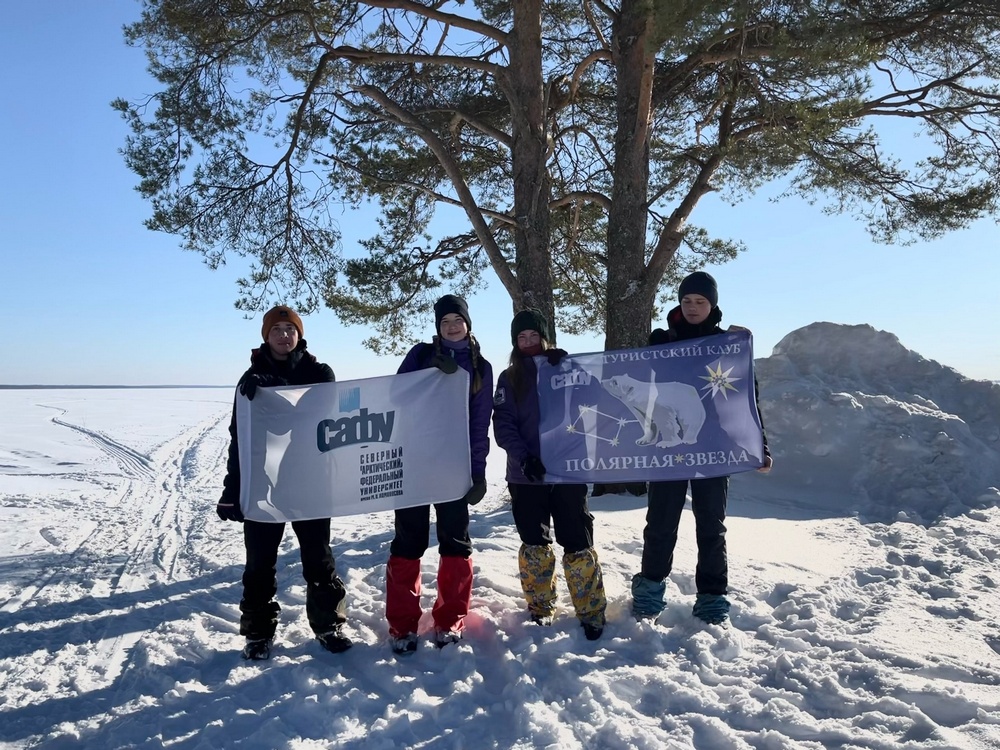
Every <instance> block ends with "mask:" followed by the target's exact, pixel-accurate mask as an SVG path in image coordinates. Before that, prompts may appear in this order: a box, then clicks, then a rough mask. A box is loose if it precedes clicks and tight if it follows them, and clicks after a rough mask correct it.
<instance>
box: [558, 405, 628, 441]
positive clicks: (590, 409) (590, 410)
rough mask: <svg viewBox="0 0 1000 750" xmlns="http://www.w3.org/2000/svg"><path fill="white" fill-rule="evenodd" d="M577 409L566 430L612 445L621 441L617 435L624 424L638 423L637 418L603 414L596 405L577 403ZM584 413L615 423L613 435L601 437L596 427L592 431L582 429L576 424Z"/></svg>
mask: <svg viewBox="0 0 1000 750" xmlns="http://www.w3.org/2000/svg"><path fill="white" fill-rule="evenodd" d="M577 409H578V410H579V412H580V413H579V414H578V415H577V417H576V419H574V420H573V422H572V423H570V424H568V425H566V432H571V433H574V434H576V433H578V434H581V435H586V436H587V437H591V438H594V439H595V440H601V441H603V442H605V443H608V444H609V445H612V446H617V445H619V444H620V443H621V440H620V437H619V436H620V435H621V434H622V429H623V428H624V427H625V425H628V424H638V423H639V420H637V419H622V418H620V417H617V416H615V415H614V414H605V413H604V412H602V411H598V410H597V407H596V406H594V405H593V404H579V405H578V406H577ZM585 414H594V415H596V416H597V417H605V418H607V419H609V420H611V421H612V422H615V423H617V425H618V431H617V432H616V433H615V435H614V437H602V436H601V435H598V434H597V429H596V427H595V429H594V432H587V431H586V429H582V428H580V427H578V426H577V425H578V424H579V422H580V420H581V419H583V416H584V415H585Z"/></svg>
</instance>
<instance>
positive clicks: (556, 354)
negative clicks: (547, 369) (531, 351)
mask: <svg viewBox="0 0 1000 750" xmlns="http://www.w3.org/2000/svg"><path fill="white" fill-rule="evenodd" d="M565 356H566V350H565V349H546V350H545V359H547V360H548V361H549V364H550V365H552V366H553V367H555V366H556V365H558V364H559V363H560V362H561V361H562V358H563V357H565Z"/></svg>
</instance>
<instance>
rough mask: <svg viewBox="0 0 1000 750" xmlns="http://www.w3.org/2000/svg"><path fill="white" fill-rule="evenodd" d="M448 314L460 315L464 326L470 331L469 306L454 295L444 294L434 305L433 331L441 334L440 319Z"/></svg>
mask: <svg viewBox="0 0 1000 750" xmlns="http://www.w3.org/2000/svg"><path fill="white" fill-rule="evenodd" d="M449 313H455V314H456V315H461V316H462V318H464V319H465V325H467V326H468V327H469V330H470V331H471V330H472V318H470V317H469V304H468V303H467V302H466V301H465V300H464V299H462V298H461V297H459V296H458V295H455V294H446V295H444V296H443V297H442V298H441V299H439V300H438V301H437V302H435V303H434V330H435V331H437V333H439V334H440V333H441V318H443V317H444V316H445V315H448V314H449Z"/></svg>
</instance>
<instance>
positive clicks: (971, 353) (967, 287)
mask: <svg viewBox="0 0 1000 750" xmlns="http://www.w3.org/2000/svg"><path fill="white" fill-rule="evenodd" d="M139 8H140V6H139V3H138V2H135V1H133V0H86V1H84V0H38V1H37V2H33V3H15V4H13V5H11V6H10V7H9V8H7V9H5V14H4V15H5V18H4V23H3V24H2V26H0V71H2V72H0V76H2V78H0V81H2V83H3V86H4V91H5V104H4V106H3V108H2V109H0V139H2V142H3V143H4V144H5V146H6V149H5V155H4V165H5V169H4V172H5V177H6V179H4V180H3V184H2V187H0V191H2V193H0V198H2V201H0V248H2V250H0V253H2V258H3V271H2V273H0V291H2V294H0V313H2V315H3V319H4V321H5V323H6V326H7V346H6V347H5V352H4V356H3V357H0V384H27V383H33V384H49V385H51V384H71V383H76V384H111V383H113V384H129V385H143V384H211V385H225V384H230V383H233V382H235V380H236V379H237V377H238V376H239V375H240V374H241V373H242V371H243V369H245V366H246V364H247V356H248V354H249V350H250V349H251V347H254V346H257V345H258V344H259V342H260V338H259V331H260V323H259V316H258V317H257V318H256V319H253V320H248V319H246V317H245V315H244V313H242V312H240V311H239V310H236V309H235V307H234V306H233V302H234V300H235V299H236V296H237V290H236V286H235V281H236V279H237V278H238V277H239V276H240V270H241V269H240V268H239V267H235V266H229V267H224V268H222V269H220V270H218V271H214V272H213V271H210V270H208V268H207V267H206V266H204V264H203V263H202V262H201V258H200V256H198V255H195V254H193V253H186V252H183V251H182V250H181V249H180V247H179V242H178V240H177V238H175V237H172V236H168V235H164V234H158V233H153V232H150V231H149V230H147V229H145V228H144V227H143V225H142V222H143V220H144V219H145V218H146V217H147V216H148V214H149V206H148V205H147V204H146V203H145V202H144V201H142V200H141V199H140V197H139V195H138V194H137V193H136V192H135V191H134V189H133V187H134V185H135V182H136V178H135V176H134V175H133V174H132V173H131V172H129V171H128V169H127V168H126V167H125V164H124V162H123V160H122V158H121V156H120V154H119V153H118V149H119V148H121V146H122V145H123V143H124V139H125V136H126V134H127V128H126V126H125V123H124V122H123V121H122V120H121V119H120V118H119V116H118V114H117V113H115V112H114V111H113V110H112V109H111V107H110V102H111V101H112V100H113V99H114V98H116V97H119V96H121V97H125V98H129V99H136V100H137V99H140V98H142V97H143V95H145V94H149V93H151V92H152V91H154V90H155V85H154V82H153V81H151V80H150V78H149V77H148V75H147V74H146V71H145V59H144V56H143V53H142V51H141V50H137V49H131V48H129V47H126V46H125V44H124V42H123V41H122V34H121V27H122V25H123V24H125V23H128V22H130V21H132V20H134V19H135V18H136V17H137V16H138V14H139ZM693 219H694V222H695V223H698V224H702V225H705V226H707V227H709V228H710V229H712V230H713V231H714V232H715V233H717V234H720V235H722V236H727V237H731V238H735V239H742V240H743V241H744V242H745V243H746V244H747V246H748V248H749V249H748V250H747V252H746V253H744V254H743V255H742V256H741V257H740V258H739V259H737V260H736V261H734V262H732V263H729V264H726V265H724V266H720V267H712V268H709V269H707V270H709V271H710V272H711V273H712V274H713V275H714V276H715V277H716V279H717V280H718V282H719V289H720V306H721V307H722V309H723V311H724V312H725V316H726V317H725V322H727V323H738V324H740V325H743V326H746V327H747V328H750V329H751V330H752V331H753V333H754V342H755V353H756V355H757V356H758V357H760V356H767V355H769V354H770V353H771V350H772V348H773V346H774V345H775V344H776V343H778V341H780V339H781V338H782V337H783V336H784V335H785V334H787V333H789V332H790V331H792V330H794V329H796V328H799V327H801V326H804V325H807V324H809V323H812V322H815V321H831V322H835V323H850V324H855V323H868V324H870V325H872V326H874V327H875V328H878V329H881V330H886V331H890V332H892V333H894V334H896V335H897V336H898V337H899V339H900V340H901V341H902V343H903V344H904V345H905V346H907V347H908V348H910V349H913V350H915V351H917V352H919V353H920V354H922V355H923V356H925V357H927V358H929V359H935V360H937V361H939V362H941V363H943V364H945V365H948V366H951V367H954V368H955V369H957V370H959V371H960V372H961V373H963V374H965V375H967V376H969V377H974V378H981V379H993V380H1000V347H998V346H997V344H996V332H995V327H996V325H997V321H998V320H1000V300H998V296H997V293H996V291H997V290H996V286H997V279H998V278H1000V254H998V253H997V251H996V247H997V245H998V243H997V239H998V229H997V226H996V224H995V223H994V222H993V221H989V220H988V221H981V222H978V223H977V224H976V225H974V226H973V227H971V228H970V229H968V230H965V231H962V232H956V233H953V234H951V235H949V236H947V237H945V238H943V239H940V240H937V241H935V242H930V243H920V244H918V245H913V246H906V247H897V246H882V245H876V244H874V243H872V242H871V241H870V239H869V238H868V235H867V234H866V232H865V231H864V228H863V227H862V226H861V225H860V224H859V223H857V222H855V221H854V220H853V219H851V218H849V217H830V216H825V215H823V214H822V213H821V211H820V209H819V207H813V206H809V205H808V204H806V203H804V202H802V201H799V200H785V201H782V202H781V203H772V202H769V201H768V200H766V198H765V197H758V198H755V199H754V200H752V201H748V202H745V203H742V204H740V205H738V206H736V207H735V208H733V207H729V206H727V205H724V204H721V203H719V202H718V201H714V200H711V199H710V200H707V201H703V202H702V204H701V205H700V206H699V207H698V209H697V210H696V212H695V215H694V217H693ZM341 221H342V227H343V228H344V230H345V237H344V244H345V247H348V248H351V247H353V245H354V243H355V242H356V240H357V239H358V237H357V236H351V235H350V234H349V230H350V228H351V227H359V226H362V227H363V226H366V225H367V226H371V224H372V222H371V220H370V217H369V216H363V215H362V216H359V215H354V214H350V213H347V214H345V215H344V216H343V217H342V219H341ZM470 309H471V315H472V317H473V322H474V324H475V333H476V334H477V336H478V337H479V339H480V341H481V342H482V343H483V347H484V350H485V352H486V355H487V357H488V358H489V359H491V361H492V362H493V364H494V367H495V368H496V369H499V368H500V367H502V364H503V361H504V359H505V357H506V355H507V353H508V352H509V348H510V339H509V333H508V322H509V320H510V313H511V308H510V303H509V301H508V299H507V298H506V296H505V294H504V293H503V290H502V288H501V286H500V284H499V283H498V282H495V281H494V282H493V283H492V284H491V288H490V289H488V290H486V291H485V292H483V293H481V294H478V295H476V296H474V297H472V298H471V299H470ZM305 327H306V338H307V339H308V341H309V343H310V349H312V350H313V351H314V352H315V353H316V354H317V355H318V356H319V357H320V359H322V360H325V361H327V362H329V363H330V364H331V366H332V367H333V368H334V370H335V371H336V372H337V375H338V378H339V379H342V380H346V379H352V378H359V377H368V376H372V375H380V374H388V373H392V372H395V370H396V367H397V365H398V358H395V357H384V358H378V357H375V356H374V355H373V354H371V353H370V352H368V351H367V350H365V349H364V348H363V347H362V346H361V342H362V340H364V339H365V338H366V337H367V336H368V332H367V331H366V330H365V329H364V328H361V327H350V326H345V325H343V324H342V323H340V321H338V320H337V319H336V318H335V316H333V314H332V313H330V312H328V311H324V312H320V313H317V314H315V315H311V316H309V317H307V318H306V319H305ZM432 329H433V320H432V319H429V320H428V321H427V325H426V326H425V333H426V335H427V336H429V335H430V334H431V333H432ZM602 339H603V337H601V336H598V335H595V336H592V337H567V336H563V337H561V338H560V345H561V346H563V347H564V348H566V349H568V350H570V351H571V352H584V351H595V350H599V349H601V347H602Z"/></svg>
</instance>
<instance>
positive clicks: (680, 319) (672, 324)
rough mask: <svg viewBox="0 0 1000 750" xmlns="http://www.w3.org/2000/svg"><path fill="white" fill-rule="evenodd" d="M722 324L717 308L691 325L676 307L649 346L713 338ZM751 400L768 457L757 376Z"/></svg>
mask: <svg viewBox="0 0 1000 750" xmlns="http://www.w3.org/2000/svg"><path fill="white" fill-rule="evenodd" d="M721 322H722V310H720V309H719V307H718V306H715V307H713V308H712V312H710V313H709V314H708V317H707V318H705V319H704V320H703V321H702V322H701V323H698V324H697V325H692V324H691V323H688V322H687V320H686V319H685V318H684V313H682V312H681V306H680V305H677V307H675V308H674V309H673V310H671V311H670V312H668V313H667V330H663V329H662V328H655V329H653V332H652V333H651V334H649V346H659V345H660V344H669V343H671V342H673V341H686V340H687V339H697V338H701V337H702V336H714V335H715V334H717V333H725V331H724V330H722V327H721V326H720V325H719V323H721ZM753 398H754V402H755V403H756V404H757V416H758V417H759V418H760V428H761V435H762V436H763V438H764V455H765V456H770V455H771V449H770V448H768V447H767V433H766V432H765V431H764V417H763V415H762V414H761V413H760V387H759V386H758V385H757V376H756V375H754V376H753Z"/></svg>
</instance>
